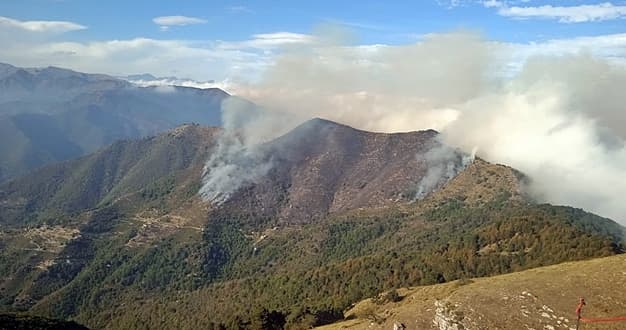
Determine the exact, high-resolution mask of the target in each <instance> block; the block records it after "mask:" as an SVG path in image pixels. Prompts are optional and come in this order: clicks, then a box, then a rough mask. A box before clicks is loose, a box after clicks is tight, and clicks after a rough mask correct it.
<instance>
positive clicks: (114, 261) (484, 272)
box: [0, 120, 623, 329]
mask: <svg viewBox="0 0 626 330" xmlns="http://www.w3.org/2000/svg"><path fill="white" fill-rule="evenodd" d="M320 125H321V126H320ZM310 127H314V128H315V129H309V128H310ZM219 132H220V131H219V130H218V129H211V128H204V127H201V126H196V125H187V126H183V127H180V128H177V129H175V130H172V131H170V132H168V133H166V134H162V135H159V136H157V137H152V138H145V139H141V140H131V141H123V142H118V143H115V144H113V145H112V146H110V147H107V148H105V149H102V150H100V151H98V152H97V153H95V154H92V155H89V156H87V157H84V158H81V159H78V160H74V161H69V162H66V163H62V164H59V165H54V166H48V167H45V168H43V169H41V170H38V171H36V172H33V173H32V174H30V175H28V176H23V177H20V178H18V179H16V180H13V181H10V182H8V183H5V184H3V185H1V186H0V215H1V218H0V223H1V224H2V232H1V233H0V244H1V246H2V250H1V251H2V252H1V253H0V270H1V273H0V303H1V306H2V307H1V308H2V310H4V311H25V312H28V313H31V314H35V315H43V316H49V317H55V318H62V319H72V320H77V321H78V322H79V323H81V324H85V325H86V326H88V327H91V328H111V329H113V328H115V329H127V328H144V329H149V328H183V329H197V328H228V329H231V328H252V329H263V328H272V327H274V328H275V327H276V326H278V327H280V326H286V327H288V328H293V329H297V328H308V327H310V326H315V325H321V324H326V323H329V322H333V321H336V320H340V319H342V318H343V312H344V310H345V309H346V308H349V307H350V306H351V305H352V304H354V303H356V302H358V301H360V300H362V299H364V298H367V297H372V296H375V295H377V294H378V293H380V292H382V291H384V290H389V289H393V288H399V287H407V286H415V285H428V284H434V283H443V282H448V281H452V280H456V279H464V278H470V277H480V276H488V275H494V274H502V273H509V272H513V271H519V270H523V269H528V268H533V267H538V266H544V265H550V264H555V263H560V262H563V261H570V260H581V259H587V258H592V257H600V256H609V255H613V254H617V253H621V252H623V245H622V244H623V243H622V239H623V228H622V227H620V226H619V225H617V224H616V223H614V222H613V221H611V220H609V219H605V218H602V217H599V216H596V215H593V214H590V213H587V212H585V211H583V210H580V209H575V208H571V207H564V206H552V205H547V204H537V203H535V202H533V201H532V200H530V199H529V198H528V197H527V196H526V194H525V193H524V181H525V180H526V179H525V178H524V176H523V175H522V174H520V173H519V172H517V171H515V170H513V169H511V168H509V167H506V166H503V165H494V164H490V163H488V162H485V161H483V160H480V159H476V160H474V161H473V162H472V163H471V164H469V165H468V166H467V167H466V168H464V170H463V171H461V172H460V173H459V174H458V175H457V176H455V177H454V178H452V179H451V180H450V181H447V182H444V185H443V186H441V187H438V188H437V189H436V190H435V191H434V192H432V193H430V194H428V195H427V196H426V197H425V198H421V199H417V200H415V199H414V196H415V187H416V185H418V184H419V183H420V182H421V180H422V178H423V177H424V176H425V175H427V171H426V169H425V167H424V165H425V161H424V158H423V157H422V155H424V154H425V153H426V152H427V151H428V150H430V149H432V148H435V147H437V143H438V142H437V141H436V140H434V137H435V136H436V133H435V132H433V131H425V132H415V133H406V134H380V133H368V132H362V131H357V130H354V129H351V128H349V127H346V126H342V125H337V124H334V123H330V122H325V121H319V120H318V121H313V122H311V123H308V124H306V125H305V126H302V127H300V128H298V129H297V130H296V131H295V133H293V132H292V133H290V134H296V133H297V134H298V136H304V137H307V136H308V137H310V138H312V140H313V141H315V142H316V143H315V144H314V145H313V147H311V149H306V148H303V145H309V144H297V143H296V144H292V145H285V143H284V141H283V140H281V139H278V140H277V141H273V142H270V143H269V144H268V145H267V146H266V147H265V149H264V150H267V152H270V153H275V154H272V155H273V157H274V159H275V160H276V161H275V166H274V167H273V168H272V169H271V170H270V171H269V172H268V173H267V175H266V177H264V178H262V179H261V180H260V181H258V183H251V184H249V185H246V186H244V187H242V188H241V189H239V190H238V191H237V193H236V194H235V195H233V197H232V198H231V199H230V200H228V201H226V202H225V203H224V204H222V205H213V204H211V203H209V202H207V201H204V200H202V199H201V198H200V197H199V196H198V194H197V193H198V190H199V189H200V186H201V181H200V178H201V176H202V171H203V167H204V162H205V160H206V159H207V158H208V157H209V155H210V154H211V152H213V150H214V147H215V143H216V141H217V136H218V135H217V134H219ZM319 132H322V133H321V134H320V133H319ZM316 134H317V135H316ZM323 137H328V138H327V140H325V139H323ZM337 137H341V138H340V139H338V138H337ZM304 141H306V140H304ZM337 141H343V142H341V143H338V142H337ZM277 146H280V148H277ZM331 151H332V152H331ZM377 154H381V155H385V157H382V156H380V157H378V156H376V155H377ZM407 155H408V156H407ZM406 161H410V162H414V163H412V164H408V165H407V166H413V167H414V168H415V170H414V171H403V172H402V171H400V172H399V171H398V170H395V169H394V170H387V166H392V168H394V167H393V166H396V165H394V164H398V166H399V167H400V164H402V163H404V162H406ZM376 166H378V167H379V170H376V171H367V169H368V168H372V167H376ZM336 168H339V169H341V170H340V171H336V172H333V169H336ZM327 173H329V174H328V175H331V177H332V178H333V179H332V180H330V181H324V180H321V181H320V180H319V179H317V178H322V177H324V176H325V174H327ZM398 173H401V176H398V175H399V174H398ZM359 179H360V180H359ZM320 182H322V183H321V184H320ZM372 182H376V184H372ZM398 182H401V183H402V184H403V185H399V184H398ZM363 183H365V184H363ZM410 183H412V184H410ZM320 185H321V186H320ZM360 190H362V191H360ZM348 192H353V196H361V197H359V198H358V199H355V200H349V199H343V198H338V197H340V196H343V195H344V194H348ZM310 196H321V197H320V199H319V200H323V201H329V202H327V203H326V202H325V203H321V204H318V203H307V201H308V200H310V199H309V198H310ZM295 205H298V206H299V208H298V212H292V211H289V209H290V206H291V208H293V207H294V206H295Z"/></svg>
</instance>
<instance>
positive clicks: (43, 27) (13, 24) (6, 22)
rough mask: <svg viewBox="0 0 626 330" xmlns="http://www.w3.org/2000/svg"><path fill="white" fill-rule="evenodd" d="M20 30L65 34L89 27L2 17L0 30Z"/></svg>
mask: <svg viewBox="0 0 626 330" xmlns="http://www.w3.org/2000/svg"><path fill="white" fill-rule="evenodd" d="M2 28H9V29H19V30H24V31H29V32H36V33H42V32H47V33H64V32H69V31H77V30H84V29H86V28H87V27H86V26H84V25H80V24H78V23H73V22H65V21H20V20H16V19H12V18H9V17H3V16H0V29H2Z"/></svg>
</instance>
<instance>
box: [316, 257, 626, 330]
mask: <svg viewBox="0 0 626 330" xmlns="http://www.w3.org/2000/svg"><path fill="white" fill-rule="evenodd" d="M399 293H400V294H401V295H402V296H404V299H403V300H402V301H400V302H398V303H389V304H386V305H375V304H373V303H372V302H371V300H369V299H368V300H365V301H362V302H360V303H359V304H357V305H356V306H355V307H354V308H353V309H351V310H349V311H348V312H347V313H346V316H347V317H353V318H355V319H352V320H349V321H345V322H340V323H336V324H332V325H328V326H324V327H321V328H320V329H326V330H331V329H392V328H393V323H394V322H402V323H404V324H405V325H406V326H407V329H437V327H436V326H435V324H434V323H433V319H434V318H435V312H436V306H435V302H436V301H442V302H445V304H447V306H450V308H451V309H452V310H453V312H454V313H458V314H460V315H462V317H461V318H462V321H461V322H462V324H463V325H464V326H465V328H466V329H536V330H543V329H574V328H575V321H576V320H575V315H574V310H575V308H576V305H577V302H578V298H579V297H581V296H582V297H585V299H586V300H587V306H586V307H585V309H584V314H585V315H586V316H587V317H611V316H626V255H619V256H613V257H608V258H600V259H593V260H588V261H580V262H569V263H563V264H559V265H554V266H549V267H542V268H536V269H531V270H527V271H523V272H519V273H512V274H507V275H501V276H494V277H488V278H479V279H474V280H472V281H471V283H468V284H465V285H461V284H460V283H459V282H458V281H456V282H451V283H446V284H441V285H433V286H425V287H418V288H410V289H404V290H399ZM372 315H376V317H372ZM580 329H585V330H586V329H607V330H608V329H612V330H618V329H622V330H623V329H626V322H621V323H596V324H582V325H581V328H580Z"/></svg>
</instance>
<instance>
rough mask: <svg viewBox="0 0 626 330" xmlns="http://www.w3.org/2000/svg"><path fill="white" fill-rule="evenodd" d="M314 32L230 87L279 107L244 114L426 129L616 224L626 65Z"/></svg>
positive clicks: (453, 42)
mask: <svg viewBox="0 0 626 330" xmlns="http://www.w3.org/2000/svg"><path fill="white" fill-rule="evenodd" d="M317 40H318V41H317V42H316V43H314V44H307V45H302V46H301V47H296V48H289V49H287V50H286V51H285V53H284V54H283V55H282V56H280V57H279V58H278V59H277V60H276V61H275V62H274V64H273V65H272V66H270V67H269V68H268V69H267V70H266V71H265V74H264V75H263V77H262V79H261V80H260V81H259V82H258V83H253V84H248V85H240V86H238V88H237V89H236V90H235V92H236V94H238V95H241V96H243V97H245V98H247V99H250V100H252V101H254V102H255V103H257V104H259V105H260V106H261V107H262V108H264V109H266V111H269V112H272V113H274V114H286V115H284V116H280V115H274V118H277V119H276V120H275V121H270V123H267V122H265V123H260V122H257V121H252V123H253V124H255V123H256V124H255V125H259V126H267V125H270V124H271V125H280V123H282V121H281V119H282V118H283V117H287V118H290V119H291V118H294V117H296V118H299V119H300V120H305V119H308V118H312V117H324V118H328V119H331V120H335V121H339V122H342V123H346V124H349V125H352V126H354V127H356V128H361V129H367V130H373V131H383V132H400V131H409V130H419V129H427V128H436V129H438V130H439V131H440V132H441V133H442V135H441V136H442V139H443V140H444V141H446V142H447V143H448V144H449V145H451V146H455V147H456V146H458V147H460V148H462V149H463V150H465V151H466V152H467V153H468V154H470V153H471V151H472V150H474V149H475V148H476V149H477V150H478V156H480V157H483V158H485V159H487V160H489V161H492V162H498V163H504V164H507V165H510V166H513V167H515V168H517V169H519V170H521V171H523V172H525V173H526V174H527V175H529V176H530V177H531V179H532V183H531V186H530V189H531V191H532V192H533V193H534V196H535V197H536V198H537V199H538V200H540V201H546V202H551V203H555V204H566V205H573V206H577V207H583V208H585V209H587V210H589V211H593V212H596V213H598V214H601V215H604V216H608V217H612V218H613V219H616V220H618V221H621V222H622V223H626V204H624V203H623V201H622V198H621V197H622V196H624V195H625V194H626V181H624V180H622V178H624V177H626V147H625V141H626V129H625V128H626V112H624V108H623V105H624V104H626V94H624V93H623V92H621V89H620V88H621V87H620V86H624V85H625V84H626V67H624V66H622V65H619V64H616V63H614V62H611V61H607V60H605V59H603V58H602V57H601V56H597V55H594V54H593V52H588V51H582V52H574V53H570V52H565V53H562V54H558V55H557V54H553V53H550V52H548V51H546V52H545V54H544V55H541V56H528V57H527V58H525V59H524V60H523V61H524V64H523V65H521V66H520V67H519V69H518V70H517V71H514V72H508V74H505V75H503V74H500V73H501V72H502V70H503V68H506V67H507V66H508V63H509V62H510V61H511V58H510V56H512V53H511V52H510V47H511V46H510V45H507V44H501V43H495V42H491V41H488V40H484V39H483V38H481V37H480V36H479V35H476V34H473V33H463V32H460V33H449V34H434V35H429V36H426V37H425V38H424V39H423V40H421V41H419V42H418V43H416V44H413V45H404V46H377V47H352V46H344V45H342V44H337V43H334V42H326V41H324V38H323V37H318V39H317ZM458 54H463V56H459V55H458ZM507 55H508V56H507ZM621 56H622V57H623V56H626V53H621ZM293 125H295V123H294V121H293V120H289V121H288V124H283V125H282V126H280V127H279V128H276V127H273V129H272V130H266V131H269V132H270V135H271V133H272V132H275V133H274V134H275V135H278V134H280V133H281V132H284V131H285V129H287V128H290V126H293ZM261 128H262V127H256V129H257V130H260V129H261ZM248 129H249V128H248ZM264 138H265V139H267V138H268V137H267V136H265V137H264ZM249 144H250V142H248V145H249ZM444 165H445V162H444ZM439 172H440V173H439V174H442V173H443V174H446V173H448V172H449V171H448V167H447V166H443V167H442V168H441V171H439ZM443 174H442V175H443ZM427 183H428V182H426V183H425V184H427Z"/></svg>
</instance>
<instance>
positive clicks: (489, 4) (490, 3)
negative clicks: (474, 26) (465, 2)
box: [482, 0, 504, 8]
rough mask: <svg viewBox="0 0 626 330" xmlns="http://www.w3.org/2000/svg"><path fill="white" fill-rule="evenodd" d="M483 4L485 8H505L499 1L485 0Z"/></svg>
mask: <svg viewBox="0 0 626 330" xmlns="http://www.w3.org/2000/svg"><path fill="white" fill-rule="evenodd" d="M482 4H483V6H484V7H485V8H500V7H502V6H504V3H503V2H502V1H498V0H485V1H483V2H482Z"/></svg>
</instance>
